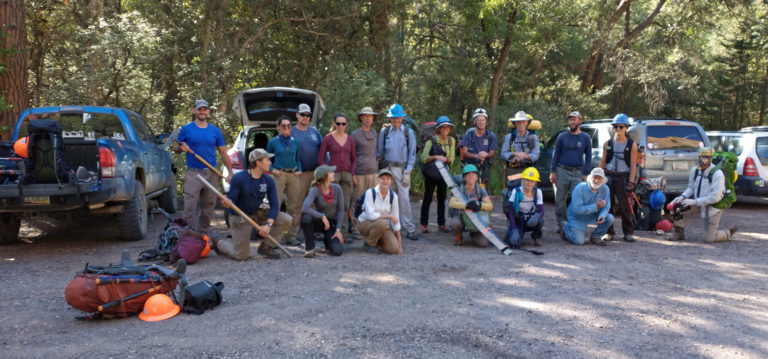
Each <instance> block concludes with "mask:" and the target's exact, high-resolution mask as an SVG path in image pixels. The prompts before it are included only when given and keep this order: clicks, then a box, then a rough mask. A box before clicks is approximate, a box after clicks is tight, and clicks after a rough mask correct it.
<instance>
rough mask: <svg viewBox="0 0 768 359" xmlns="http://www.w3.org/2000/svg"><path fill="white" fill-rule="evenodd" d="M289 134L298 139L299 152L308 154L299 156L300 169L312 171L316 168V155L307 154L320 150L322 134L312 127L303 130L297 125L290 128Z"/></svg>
mask: <svg viewBox="0 0 768 359" xmlns="http://www.w3.org/2000/svg"><path fill="white" fill-rule="evenodd" d="M291 135H292V136H293V137H294V138H295V139H297V140H299V148H300V149H301V153H306V154H308V155H307V156H301V158H300V160H301V170H302V171H304V172H306V171H314V170H315V168H317V156H314V155H309V154H316V153H318V152H320V143H322V142H323V136H322V135H320V131H318V130H317V129H316V128H314V127H308V128H307V129H306V130H305V131H302V130H300V129H299V128H298V127H296V126H293V128H291Z"/></svg>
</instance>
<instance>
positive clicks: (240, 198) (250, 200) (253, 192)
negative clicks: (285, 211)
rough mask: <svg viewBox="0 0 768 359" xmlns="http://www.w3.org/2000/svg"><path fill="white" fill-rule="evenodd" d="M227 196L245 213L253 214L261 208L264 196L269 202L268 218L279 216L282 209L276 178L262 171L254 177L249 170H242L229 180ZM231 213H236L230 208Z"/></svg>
mask: <svg viewBox="0 0 768 359" xmlns="http://www.w3.org/2000/svg"><path fill="white" fill-rule="evenodd" d="M227 197H229V199H230V200H232V202H233V203H234V204H235V206H237V207H238V208H240V210H242V211H243V212H244V213H245V214H248V215H250V214H252V213H254V212H256V211H258V210H259V207H260V206H261V204H262V202H263V201H264V198H266V199H267V202H268V203H269V213H267V218H272V219H275V218H277V213H278V211H279V210H280V202H278V201H277V187H276V186H275V180H273V179H272V177H270V176H269V175H268V174H266V173H262V174H261V177H259V178H253V176H251V174H250V173H249V171H240V172H238V173H236V174H235V175H234V176H232V181H230V182H229V193H227ZM229 213H236V212H235V211H234V210H233V209H229Z"/></svg>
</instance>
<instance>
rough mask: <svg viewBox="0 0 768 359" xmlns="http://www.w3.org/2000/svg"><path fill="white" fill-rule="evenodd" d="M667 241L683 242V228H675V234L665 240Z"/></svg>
mask: <svg viewBox="0 0 768 359" xmlns="http://www.w3.org/2000/svg"><path fill="white" fill-rule="evenodd" d="M667 240H669V241H684V240H685V228H683V227H678V226H675V232H674V233H672V236H670V237H669V238H667Z"/></svg>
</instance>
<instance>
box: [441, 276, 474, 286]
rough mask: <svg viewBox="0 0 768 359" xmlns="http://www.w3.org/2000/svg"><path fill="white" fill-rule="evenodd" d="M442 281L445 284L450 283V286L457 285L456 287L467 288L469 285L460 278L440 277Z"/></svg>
mask: <svg viewBox="0 0 768 359" xmlns="http://www.w3.org/2000/svg"><path fill="white" fill-rule="evenodd" d="M440 283H442V284H445V285H449V286H452V287H456V288H466V287H467V284H466V283H464V282H462V281H460V280H456V279H453V278H444V279H440Z"/></svg>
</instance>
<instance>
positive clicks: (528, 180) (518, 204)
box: [505, 167, 544, 248]
mask: <svg viewBox="0 0 768 359" xmlns="http://www.w3.org/2000/svg"><path fill="white" fill-rule="evenodd" d="M539 181H540V178H539V171H538V170H536V168H534V167H528V168H526V169H525V170H524V171H523V175H522V182H521V184H520V186H517V187H515V188H514V189H512V191H511V192H510V194H509V198H506V199H505V200H506V201H509V202H510V203H509V204H510V210H509V213H508V214H507V220H509V228H508V229H507V242H509V245H510V246H511V247H512V248H520V239H521V238H522V236H523V235H524V234H525V232H529V231H530V232H531V238H533V245H535V246H540V245H541V235H542V233H541V228H542V227H543V226H544V196H543V194H542V192H541V189H540V188H539V187H536V183H537V182H539Z"/></svg>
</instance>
